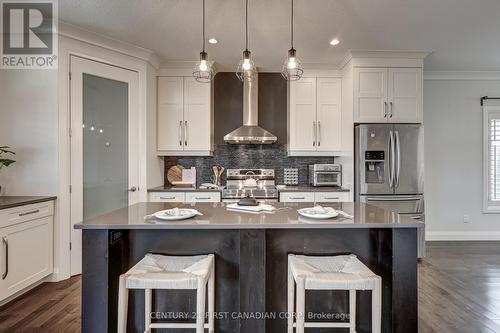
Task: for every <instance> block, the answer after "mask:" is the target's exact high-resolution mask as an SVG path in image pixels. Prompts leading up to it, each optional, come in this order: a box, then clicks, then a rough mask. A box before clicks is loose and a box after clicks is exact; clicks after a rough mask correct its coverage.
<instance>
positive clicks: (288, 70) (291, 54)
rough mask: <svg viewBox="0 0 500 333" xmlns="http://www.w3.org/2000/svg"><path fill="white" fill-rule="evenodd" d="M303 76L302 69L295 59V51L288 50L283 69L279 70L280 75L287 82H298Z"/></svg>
mask: <svg viewBox="0 0 500 333" xmlns="http://www.w3.org/2000/svg"><path fill="white" fill-rule="evenodd" d="M302 74H304V69H303V68H302V64H301V63H300V61H299V59H297V56H296V51H295V49H293V48H292V49H290V50H289V51H288V57H287V58H286V60H285V62H284V64H283V68H282V69H281V75H282V76H283V77H284V78H285V80H288V81H297V80H300V78H301V77H302Z"/></svg>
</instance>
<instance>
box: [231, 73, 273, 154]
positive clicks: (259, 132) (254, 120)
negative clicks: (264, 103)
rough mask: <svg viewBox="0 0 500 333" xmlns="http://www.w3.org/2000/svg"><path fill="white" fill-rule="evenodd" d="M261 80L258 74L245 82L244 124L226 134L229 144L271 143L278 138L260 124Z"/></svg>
mask: <svg viewBox="0 0 500 333" xmlns="http://www.w3.org/2000/svg"><path fill="white" fill-rule="evenodd" d="M258 91H259V80H258V74H257V75H256V76H255V78H254V79H253V80H252V81H250V82H248V81H244V82H243V126H241V127H238V128H237V129H235V130H234V131H232V132H231V133H229V134H226V135H225V136H224V141H225V142H227V143H229V144H259V145H262V144H271V143H274V142H276V140H277V139H278V138H277V137H276V136H274V135H273V134H272V133H270V132H268V131H266V130H265V129H263V128H262V127H260V126H259V109H258V104H259V103H258V102H259V96H258Z"/></svg>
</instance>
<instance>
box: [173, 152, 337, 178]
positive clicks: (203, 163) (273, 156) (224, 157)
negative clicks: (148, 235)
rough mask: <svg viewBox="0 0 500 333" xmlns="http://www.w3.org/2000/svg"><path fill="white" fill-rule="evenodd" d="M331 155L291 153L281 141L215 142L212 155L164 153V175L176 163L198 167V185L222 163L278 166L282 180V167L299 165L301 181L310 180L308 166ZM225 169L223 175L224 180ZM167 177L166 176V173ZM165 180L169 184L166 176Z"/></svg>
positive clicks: (329, 160) (328, 160)
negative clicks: (166, 154)
mask: <svg viewBox="0 0 500 333" xmlns="http://www.w3.org/2000/svg"><path fill="white" fill-rule="evenodd" d="M333 159H334V158H333V156H332V157H289V156H288V155H287V150H286V146H285V145H282V144H272V145H229V144H219V145H216V146H215V151H214V156H212V157H209V156H207V157H205V156H204V157H197V156H193V157H189V156H188V157H185V156H182V157H180V156H179V157H173V156H170V157H165V175H166V174H167V170H168V169H169V168H170V167H171V166H173V165H176V164H180V165H182V166H183V167H185V168H190V167H193V166H194V167H196V178H197V179H196V180H197V183H198V186H199V185H201V184H202V183H210V182H211V179H210V176H211V175H212V167H213V166H214V165H221V166H223V167H224V168H226V169H238V168H268V169H275V170H276V182H277V184H283V169H284V168H298V169H299V184H300V185H305V184H307V182H308V166H309V164H314V163H333ZM225 176H226V173H225V172H224V175H223V177H222V179H223V182H224V181H225V178H226V177H225ZM165 178H166V177H165ZM165 184H168V181H167V179H165Z"/></svg>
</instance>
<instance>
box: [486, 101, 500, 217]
mask: <svg viewBox="0 0 500 333" xmlns="http://www.w3.org/2000/svg"><path fill="white" fill-rule="evenodd" d="M484 112H485V113H484V184H485V189H484V210H485V212H498V213H500V107H499V106H494V107H493V106H489V107H486V106H485V107H484Z"/></svg>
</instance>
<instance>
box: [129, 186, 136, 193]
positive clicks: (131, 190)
mask: <svg viewBox="0 0 500 333" xmlns="http://www.w3.org/2000/svg"><path fill="white" fill-rule="evenodd" d="M128 191H129V192H135V191H137V187H135V186H132V187H131V188H129V189H128Z"/></svg>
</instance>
